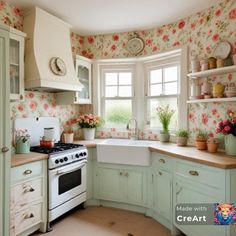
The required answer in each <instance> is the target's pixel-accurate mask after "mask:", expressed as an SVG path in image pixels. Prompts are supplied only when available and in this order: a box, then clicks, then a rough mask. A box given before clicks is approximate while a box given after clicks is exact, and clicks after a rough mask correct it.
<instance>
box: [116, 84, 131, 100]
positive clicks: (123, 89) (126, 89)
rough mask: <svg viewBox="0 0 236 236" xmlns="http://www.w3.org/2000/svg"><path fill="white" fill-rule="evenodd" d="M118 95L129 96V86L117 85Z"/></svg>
mask: <svg viewBox="0 0 236 236" xmlns="http://www.w3.org/2000/svg"><path fill="white" fill-rule="evenodd" d="M119 96H121V97H131V96H132V92H131V86H120V87H119Z"/></svg>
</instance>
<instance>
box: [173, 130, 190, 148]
mask: <svg viewBox="0 0 236 236" xmlns="http://www.w3.org/2000/svg"><path fill="white" fill-rule="evenodd" d="M188 137H189V131H188V130H186V129H179V130H178V131H177V132H176V143H177V145H178V146H187V141H188Z"/></svg>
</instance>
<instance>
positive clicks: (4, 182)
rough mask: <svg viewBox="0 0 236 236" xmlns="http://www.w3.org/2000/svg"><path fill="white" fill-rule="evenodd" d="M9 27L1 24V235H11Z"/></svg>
mask: <svg viewBox="0 0 236 236" xmlns="http://www.w3.org/2000/svg"><path fill="white" fill-rule="evenodd" d="M9 94H10V83H9V28H8V27H6V26H2V25H0V236H8V235H9V228H10V224H9V218H10V216H9V211H10V210H9V209H10V207H9V204H10V203H9V192H10V161H11V153H10V150H9V149H10V140H11V138H10V133H11V132H10V108H9V107H10V104H9V97H10V95H9Z"/></svg>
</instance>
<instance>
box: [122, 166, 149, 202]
mask: <svg viewBox="0 0 236 236" xmlns="http://www.w3.org/2000/svg"><path fill="white" fill-rule="evenodd" d="M123 176H124V177H125V178H126V181H125V182H126V183H125V184H126V189H127V202H128V203H132V204H137V205H142V204H143V190H144V189H143V181H144V180H143V178H144V176H143V173H142V172H141V171H135V170H126V171H124V172H123Z"/></svg>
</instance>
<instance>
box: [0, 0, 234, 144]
mask: <svg viewBox="0 0 236 236" xmlns="http://www.w3.org/2000/svg"><path fill="white" fill-rule="evenodd" d="M0 19H1V22H2V23H4V24H7V25H10V26H12V27H15V28H17V29H20V30H22V25H23V17H22V13H21V11H20V10H19V9H18V8H16V7H14V6H11V5H9V4H7V3H6V2H4V1H0ZM235 29H236V2H235V1H234V0H224V1H222V2H221V3H220V4H218V5H215V6H213V7H211V8H209V9H207V10H204V11H202V12H198V13H196V14H193V15H191V16H189V17H187V18H184V19H181V20H179V21H178V22H175V23H172V24H168V25H163V26H160V27H156V28H154V29H150V30H144V31H136V32H135V33H137V34H138V35H139V36H140V37H141V38H143V39H144V42H145V49H144V50H143V52H142V53H141V54H140V55H141V56H142V55H152V54H155V53H158V52H162V51H164V50H166V49H171V48H175V47H180V46H182V45H188V47H189V54H190V55H189V56H191V55H197V56H198V57H199V59H202V58H207V57H210V56H211V55H212V52H213V50H214V47H215V46H216V44H217V43H218V42H219V41H220V40H224V39H226V40H227V41H229V42H230V43H231V45H232V51H233V53H236V30H235ZM133 35H134V32H126V33H118V34H115V33H114V34H109V35H98V36H87V37H82V36H79V35H78V34H76V33H73V32H72V33H71V44H72V52H73V56H75V55H76V54H80V55H83V56H86V57H88V58H92V59H97V58H99V59H101V58H122V57H131V56H132V55H130V54H129V52H128V51H127V50H126V48H125V45H126V43H127V41H128V40H129V38H130V37H132V36H133ZM217 81H221V82H223V83H224V84H226V83H228V82H236V74H235V73H234V74H229V75H225V76H220V77H214V78H211V82H213V83H214V82H217ZM230 109H232V110H236V104H235V102H234V103H208V104H193V105H190V106H189V114H188V116H189V128H190V130H191V132H192V137H193V136H194V133H195V132H196V129H197V128H199V127H200V128H203V129H206V130H207V131H208V132H209V133H210V135H211V136H213V135H215V134H214V130H215V125H216V123H217V122H218V121H219V120H220V119H224V118H225V116H226V112H227V110H230ZM90 112H92V106H87V105H81V106H73V105H71V106H58V105H57V104H56V100H55V95H54V94H51V93H38V92H26V99H25V102H20V103H13V104H12V117H13V118H14V117H22V116H31V115H33V116H36V115H50V116H51V115H52V116H59V117H60V120H61V122H62V128H66V127H67V126H68V125H69V123H68V122H69V121H70V120H71V119H73V118H74V117H76V116H78V115H79V114H81V113H90ZM76 132H77V133H78V131H76ZM97 135H98V137H101V138H102V137H123V138H125V137H128V135H130V134H129V133H127V132H119V131H117V130H116V129H115V128H113V129H110V130H109V131H102V130H100V131H98V132H97ZM140 138H145V139H153V140H156V139H158V135H157V134H156V133H154V132H152V131H141V132H140Z"/></svg>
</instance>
